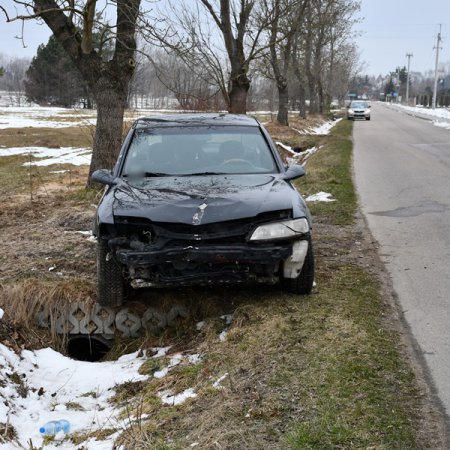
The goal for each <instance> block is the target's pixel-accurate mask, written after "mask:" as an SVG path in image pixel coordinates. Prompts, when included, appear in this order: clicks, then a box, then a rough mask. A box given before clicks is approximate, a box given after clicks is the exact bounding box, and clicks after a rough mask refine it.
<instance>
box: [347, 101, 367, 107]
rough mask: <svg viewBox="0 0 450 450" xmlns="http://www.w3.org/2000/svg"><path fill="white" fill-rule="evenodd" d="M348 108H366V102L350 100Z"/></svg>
mask: <svg viewBox="0 0 450 450" xmlns="http://www.w3.org/2000/svg"><path fill="white" fill-rule="evenodd" d="M350 108H367V103H366V102H352V103H351V104H350Z"/></svg>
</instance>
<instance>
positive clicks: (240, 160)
mask: <svg viewBox="0 0 450 450" xmlns="http://www.w3.org/2000/svg"><path fill="white" fill-rule="evenodd" d="M241 163H244V164H246V165H247V166H251V167H255V166H254V165H253V164H252V163H251V162H250V161H247V160H246V159H241V158H233V159H228V160H227V161H224V162H223V163H222V164H221V166H226V165H228V164H241Z"/></svg>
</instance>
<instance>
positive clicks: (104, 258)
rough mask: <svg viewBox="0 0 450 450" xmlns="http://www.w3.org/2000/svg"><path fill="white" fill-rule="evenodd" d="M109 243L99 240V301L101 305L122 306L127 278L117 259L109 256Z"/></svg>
mask: <svg viewBox="0 0 450 450" xmlns="http://www.w3.org/2000/svg"><path fill="white" fill-rule="evenodd" d="M108 254H109V247H108V243H107V242H106V241H105V240H104V239H101V238H99V239H98V242H97V303H98V304H99V305H101V306H120V305H122V303H123V298H124V291H125V280H124V279H123V275H122V270H121V268H120V267H119V266H118V265H117V263H116V261H114V260H113V259H112V258H108Z"/></svg>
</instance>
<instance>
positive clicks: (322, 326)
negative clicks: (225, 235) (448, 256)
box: [118, 122, 432, 449]
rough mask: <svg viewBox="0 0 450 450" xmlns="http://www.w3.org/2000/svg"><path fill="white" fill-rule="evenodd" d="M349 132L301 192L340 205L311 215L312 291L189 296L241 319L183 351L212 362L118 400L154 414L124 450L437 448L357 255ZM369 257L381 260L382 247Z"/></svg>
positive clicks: (342, 127) (339, 136)
mask: <svg viewBox="0 0 450 450" xmlns="http://www.w3.org/2000/svg"><path fill="white" fill-rule="evenodd" d="M351 130H352V128H351V124H350V123H348V122H341V123H339V124H338V125H337V126H336V127H335V128H334V130H333V132H332V133H331V134H330V136H328V137H324V138H321V145H322V146H323V147H322V148H321V150H320V151H319V152H318V153H316V154H315V155H313V156H312V157H311V158H310V160H309V161H308V166H307V168H308V176H307V177H306V178H305V179H302V180H300V181H299V183H298V185H299V188H300V190H301V191H302V192H308V193H314V192H317V191H319V190H322V191H327V192H330V193H332V194H333V197H334V198H335V199H336V202H334V203H326V204H317V205H312V208H311V209H312V211H313V214H314V215H315V219H316V223H317V227H316V230H315V243H316V254H317V277H316V281H317V288H316V289H315V291H314V293H313V294H312V295H310V296H308V297H295V296H292V295H287V294H283V293H281V292H280V291H279V290H278V288H277V287H273V288H259V289H252V290H250V289H237V288H236V289H223V290H216V291H215V292H214V294H208V293H205V292H204V290H203V291H200V290H199V291H196V290H192V291H190V292H189V293H182V294H180V295H179V298H183V296H186V298H188V297H190V298H196V296H198V297H199V302H200V303H201V302H202V301H206V302H211V303H214V301H217V300H218V299H221V302H222V305H223V306H225V307H226V308H227V309H228V312H231V313H233V322H232V324H231V325H230V327H229V329H228V334H227V337H226V339H225V341H223V342H220V341H219V340H218V338H217V334H218V328H217V319H216V320H214V319H206V325H205V327H204V328H203V329H202V331H201V332H199V333H197V334H194V335H193V334H192V333H191V334H189V333H187V334H186V335H184V336H183V347H184V348H185V349H186V348H195V351H198V352H200V353H201V354H202V355H203V359H202V361H201V363H200V364H199V365H198V366H196V367H195V368H192V367H189V366H187V367H184V366H178V367H177V368H176V369H174V370H172V371H170V372H169V374H168V375H167V376H166V377H164V378H163V379H151V380H150V382H148V383H145V384H143V385H139V386H138V387H137V391H138V392H139V394H138V396H135V397H134V398H135V400H133V401H130V400H129V401H128V403H127V404H126V405H123V402H122V401H121V402H118V405H119V406H121V407H123V408H124V414H130V411H133V412H134V413H137V414H138V415H139V414H148V416H147V420H146V421H142V422H139V429H137V427H136V426H135V427H133V428H132V429H130V433H123V435H122V438H121V441H122V443H123V444H124V445H125V447H126V448H148V446H150V447H151V448H167V449H178V448H180V449H181V448H188V447H189V446H190V445H192V444H195V443H196V448H202V449H203V448H205V449H206V448H226V449H249V448H251V449H266V448H271V449H278V448H279V449H286V448H291V449H336V448H342V449H343V448H347V449H348V448H372V449H415V448H427V447H429V446H430V444H429V443H427V442H425V441H424V440H423V435H422V434H420V433H419V431H418V430H420V407H421V406H420V395H419V391H418V389H417V387H416V382H415V378H414V375H413V373H412V370H411V369H410V367H409V365H408V362H407V361H406V359H405V357H404V356H402V354H403V349H402V347H401V345H400V344H399V339H398V335H397V334H396V332H395V331H393V330H392V328H391V327H389V326H388V325H387V323H386V320H385V317H388V316H390V315H391V314H392V311H391V310H390V307H389V305H387V304H386V303H384V302H383V301H382V298H381V296H380V284H379V281H378V279H377V277H376V276H375V275H374V274H373V273H370V271H369V269H368V267H367V266H366V263H367V260H364V261H363V262H362V261H361V260H360V257H359V256H360V255H359V254H358V252H356V254H355V252H354V247H355V245H356V244H355V240H357V239H362V237H361V236H360V235H359V234H358V233H359V232H358V231H357V230H356V228H355V224H354V223H353V221H354V215H355V212H356V199H355V194H354V190H353V185H352V177H351ZM275 137H276V136H275ZM365 253H366V254H367V255H368V258H369V259H370V258H375V257H376V255H375V253H374V250H373V249H366V250H365ZM177 295H178V294H177ZM219 301H220V300H219ZM189 339H190V340H189ZM150 366H151V364H150ZM150 366H149V367H150ZM149 373H151V371H150V372H149ZM220 377H224V378H223V381H221V383H220V385H218V386H217V385H214V382H215V381H217V380H218V379H219V378H220ZM189 387H191V388H194V389H195V392H196V393H197V397H196V398H193V399H189V400H187V401H186V402H185V403H184V404H182V405H178V406H162V405H161V402H160V401H159V398H158V396H157V393H158V392H161V391H164V390H166V389H171V390H172V391H173V392H175V393H178V392H182V391H183V390H185V389H186V388H189ZM135 393H136V392H135ZM126 398H129V396H128V397H127V396H126ZM429 433H432V430H429ZM130 436H132V438H130ZM152 446H153V447H152Z"/></svg>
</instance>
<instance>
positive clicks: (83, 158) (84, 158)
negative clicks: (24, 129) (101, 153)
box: [0, 147, 92, 166]
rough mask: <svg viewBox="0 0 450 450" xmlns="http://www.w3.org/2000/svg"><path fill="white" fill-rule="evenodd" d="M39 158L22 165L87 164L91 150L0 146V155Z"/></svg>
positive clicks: (89, 161) (89, 160)
mask: <svg viewBox="0 0 450 450" xmlns="http://www.w3.org/2000/svg"><path fill="white" fill-rule="evenodd" d="M29 154H31V155H32V156H33V157H34V158H40V159H39V160H38V161H35V160H33V161H31V162H26V163H24V164H23V165H24V166H29V165H33V166H50V165H51V164H73V165H75V166H83V165H89V164H90V163H91V156H92V155H91V154H92V151H91V150H90V149H88V148H74V147H61V148H48V147H10V148H0V156H13V155H29Z"/></svg>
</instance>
